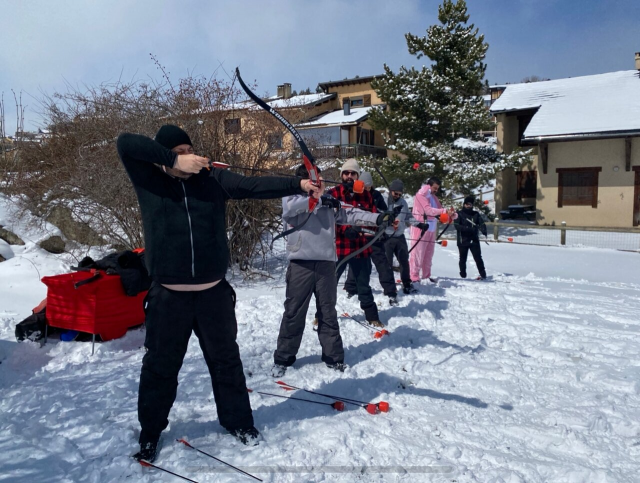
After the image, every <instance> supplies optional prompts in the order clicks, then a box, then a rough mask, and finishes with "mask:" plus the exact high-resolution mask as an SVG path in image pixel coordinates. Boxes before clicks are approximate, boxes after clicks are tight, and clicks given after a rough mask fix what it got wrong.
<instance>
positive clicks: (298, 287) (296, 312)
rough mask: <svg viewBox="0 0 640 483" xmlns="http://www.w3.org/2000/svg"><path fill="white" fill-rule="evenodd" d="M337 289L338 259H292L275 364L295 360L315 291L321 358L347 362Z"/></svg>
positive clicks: (283, 363)
mask: <svg viewBox="0 0 640 483" xmlns="http://www.w3.org/2000/svg"><path fill="white" fill-rule="evenodd" d="M337 290H338V282H337V279H336V264H335V262H326V261H311V260H292V261H291V262H290V263H289V268H288V269H287V296H286V299H285V301H284V314H283V316H282V322H281V323H280V333H279V335H278V346H277V349H276V350H275V352H274V353H273V361H274V362H275V363H276V364H280V365H283V366H290V365H292V364H293V363H294V362H295V361H296V355H297V354H298V349H300V343H301V342H302V334H303V332H304V326H305V319H306V316H307V310H309V301H310V300H311V295H312V294H314V295H315V297H316V310H317V312H316V317H317V318H318V339H319V340H320V346H321V347H322V360H323V362H327V363H329V364H335V363H337V362H344V348H343V347H342V337H341V336H340V326H339V325H338V314H337V313H336V297H337Z"/></svg>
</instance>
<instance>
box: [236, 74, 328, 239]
mask: <svg viewBox="0 0 640 483" xmlns="http://www.w3.org/2000/svg"><path fill="white" fill-rule="evenodd" d="M236 76H237V78H238V82H239V83H240V87H242V89H243V90H244V91H245V92H246V93H247V95H248V96H249V97H250V98H251V100H253V102H255V103H256V104H258V105H259V106H260V107H261V108H262V109H264V110H265V111H267V112H268V113H269V114H271V115H272V116H273V117H275V118H276V119H277V120H278V121H280V123H281V124H282V125H283V126H284V127H286V128H287V130H288V131H289V132H290V133H291V135H292V136H293V137H294V138H295V140H296V141H297V142H298V145H299V146H300V150H301V151H302V160H303V162H304V166H305V167H306V168H307V171H308V172H309V179H310V180H311V183H312V184H313V185H315V186H318V187H319V186H320V174H319V173H318V168H317V166H316V163H315V159H314V157H313V155H312V154H311V152H310V151H309V148H307V145H306V144H305V142H304V140H303V139H302V136H300V133H299V132H298V131H296V128H294V127H293V125H292V124H291V123H290V122H289V121H287V120H286V119H285V118H284V117H283V116H282V114H280V113H279V112H278V111H276V110H275V109H274V108H273V107H271V106H270V105H269V104H267V103H266V102H264V101H263V100H262V99H260V98H259V97H258V96H256V95H255V94H254V93H253V92H252V91H251V89H249V88H248V87H247V85H246V84H245V83H244V81H243V80H242V77H240V69H238V68H237V67H236ZM318 201H319V200H318V199H317V198H314V197H313V196H309V215H308V216H307V217H306V218H305V220H304V221H303V222H302V223H300V224H299V225H298V226H294V227H292V228H290V229H288V230H286V231H284V232H282V233H280V234H279V235H278V236H276V237H275V238H274V239H273V240H272V241H271V246H273V243H274V242H275V241H276V240H278V239H280V238H282V237H285V236H288V235H291V233H293V232H295V231H297V230H299V229H300V228H302V227H303V226H304V224H305V223H306V222H307V221H309V218H311V215H312V214H313V209H314V208H315V207H316V205H317V204H318Z"/></svg>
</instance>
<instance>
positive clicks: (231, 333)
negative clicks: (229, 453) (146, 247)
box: [138, 280, 253, 443]
mask: <svg viewBox="0 0 640 483" xmlns="http://www.w3.org/2000/svg"><path fill="white" fill-rule="evenodd" d="M146 302H147V309H146V330H147V333H146V338H145V342H144V345H145V347H146V349H147V353H146V354H145V356H144V358H143V359H142V372H141V374H140V392H139V396H138V419H139V421H140V425H141V427H142V432H141V433H140V442H141V443H144V442H146V441H149V440H153V439H157V438H158V437H159V436H160V433H161V432H162V431H163V430H164V429H165V428H166V427H167V425H168V424H169V420H168V416H169V411H170V410H171V406H172V405H173V402H174V401H175V399H176V392H177V389H178V372H179V371H180V367H181V366H182V360H183V359H184V355H185V353H186V352H187V346H188V343H189V338H190V337H191V332H192V331H193V332H195V334H196V336H197V337H198V340H199V342H200V348H201V349H202V352H203V354H204V360H205V361H206V363H207V367H208V368H209V374H210V375H211V382H212V385H213V396H214V399H215V401H216V408H217V411H218V419H219V421H220V424H221V425H222V426H224V427H225V428H226V429H228V430H233V429H242V428H250V427H252V426H253V415H252V413H251V405H250V403H249V394H248V392H247V384H246V381H245V377H244V372H243V370H242V361H241V360H240V350H239V348H238V344H237V343H236V335H237V332H238V326H237V323H236V316H235V304H236V294H235V292H234V290H233V288H232V287H231V285H229V283H228V282H227V281H226V280H221V281H220V282H219V283H218V284H217V285H216V286H215V287H213V288H210V289H208V290H203V291H200V292H177V291H174V290H169V289H167V288H165V287H163V286H162V285H160V284H157V283H153V285H152V286H151V288H150V289H149V293H148V295H147V299H146Z"/></svg>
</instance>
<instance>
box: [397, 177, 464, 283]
mask: <svg viewBox="0 0 640 483" xmlns="http://www.w3.org/2000/svg"><path fill="white" fill-rule="evenodd" d="M440 184H441V181H440V180H439V179H438V178H436V177H433V178H429V180H428V181H427V184H425V185H423V186H422V188H420V191H418V193H417V194H416V196H415V197H414V199H413V211H412V213H413V217H414V218H415V219H416V220H420V221H421V222H422V221H424V223H428V224H429V228H428V230H427V231H426V232H424V235H423V236H422V238H420V235H421V234H422V231H421V230H420V228H418V227H416V226H412V227H411V240H413V245H415V244H416V243H417V244H418V246H417V247H415V249H414V248H413V247H412V249H411V254H410V257H409V268H410V275H411V281H412V282H419V281H420V280H422V279H425V278H431V260H432V259H433V252H434V250H435V246H436V243H435V242H436V231H437V229H438V223H437V220H436V218H435V217H436V216H439V215H442V214H444V213H447V212H448V213H449V216H450V217H451V219H455V218H457V217H458V215H457V214H456V213H455V210H453V209H449V210H446V209H445V208H443V207H442V205H441V204H440V200H439V199H438V197H437V196H436V193H437V192H438V190H439V189H440ZM418 239H420V241H417V240H418ZM420 272H422V276H420Z"/></svg>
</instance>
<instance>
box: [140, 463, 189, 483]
mask: <svg viewBox="0 0 640 483" xmlns="http://www.w3.org/2000/svg"><path fill="white" fill-rule="evenodd" d="M138 463H140V464H141V465H142V466H144V467H146V468H155V469H156V470H160V471H164V472H165V473H169V474H170V475H173V476H177V477H178V478H182V479H183V480H185V481H191V482H193V483H198V482H197V481H196V480H191V479H189V478H187V477H186V476H182V475H179V474H178V473H174V472H173V471H169V470H166V469H164V468H162V467H160V466H156V465H154V464H153V463H149V462H148V461H145V460H138Z"/></svg>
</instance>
